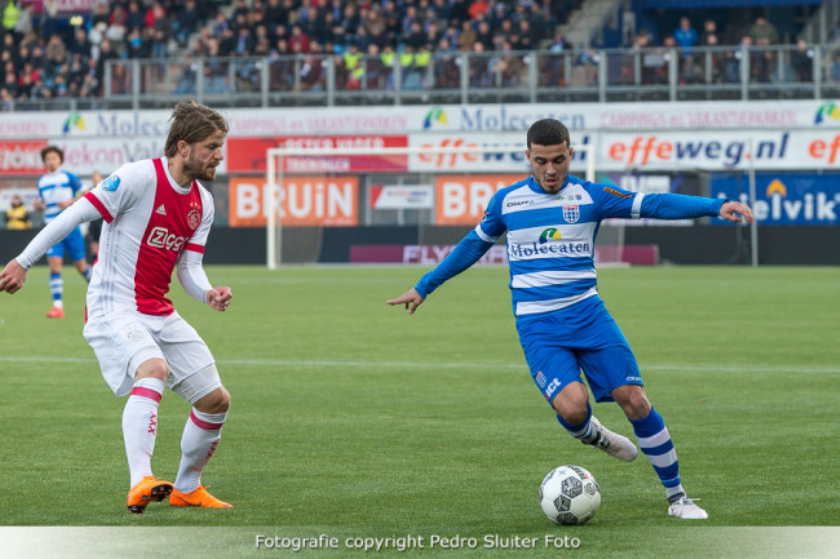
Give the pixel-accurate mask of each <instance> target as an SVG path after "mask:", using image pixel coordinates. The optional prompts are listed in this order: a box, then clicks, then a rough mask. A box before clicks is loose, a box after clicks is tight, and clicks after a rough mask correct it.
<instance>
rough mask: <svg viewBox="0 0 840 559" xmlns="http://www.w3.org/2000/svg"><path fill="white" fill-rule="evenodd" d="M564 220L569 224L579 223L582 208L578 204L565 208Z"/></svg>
mask: <svg viewBox="0 0 840 559" xmlns="http://www.w3.org/2000/svg"><path fill="white" fill-rule="evenodd" d="M563 219H565V220H566V222H567V223H577V222H578V221H579V220H580V206H578V205H577V204H574V205H571V206H563Z"/></svg>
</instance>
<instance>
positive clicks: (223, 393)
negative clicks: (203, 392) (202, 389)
mask: <svg viewBox="0 0 840 559" xmlns="http://www.w3.org/2000/svg"><path fill="white" fill-rule="evenodd" d="M194 406H195V408H196V409H197V410H198V411H200V412H204V413H227V411H228V410H229V409H230V393H228V391H227V389H225V387H224V386H220V387H219V388H217V389H216V390H214V391H213V392H211V393H210V394H208V395H207V396H205V397H203V398H201V399H200V400H199V401H197V402H196V403H195V404H194Z"/></svg>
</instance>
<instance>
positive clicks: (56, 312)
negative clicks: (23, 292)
mask: <svg viewBox="0 0 840 559" xmlns="http://www.w3.org/2000/svg"><path fill="white" fill-rule="evenodd" d="M47 318H64V309H62V308H61V307H53V309H52V310H51V311H50V312H48V313H47Z"/></svg>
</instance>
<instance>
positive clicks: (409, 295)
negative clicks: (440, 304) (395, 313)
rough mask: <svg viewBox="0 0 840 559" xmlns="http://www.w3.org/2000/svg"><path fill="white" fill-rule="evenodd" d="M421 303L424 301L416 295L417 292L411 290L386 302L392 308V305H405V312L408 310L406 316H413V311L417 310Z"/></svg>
mask: <svg viewBox="0 0 840 559" xmlns="http://www.w3.org/2000/svg"><path fill="white" fill-rule="evenodd" d="M423 301H425V299H423V297H421V296H420V294H419V293H417V290H416V289H414V288H411V289H409V290H408V291H406V292H405V293H403V294H402V295H400V296H399V297H397V298H396V299H391V300H390V301H387V303H388V304H389V305H391V306H392V307H393V306H394V305H405V308H406V310H408V314H414V311H416V310H417V307H419V306H420V305H421V304H423Z"/></svg>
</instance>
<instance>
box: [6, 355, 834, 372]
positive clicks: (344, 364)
mask: <svg viewBox="0 0 840 559" xmlns="http://www.w3.org/2000/svg"><path fill="white" fill-rule="evenodd" d="M216 362H217V363H218V364H219V365H224V366H240V367H324V368H351V367H352V368H367V369H376V368H382V367H387V368H391V369H432V370H433V369H484V370H522V369H527V365H526V364H525V362H524V361H523V362H521V363H476V362H466V363H443V362H421V363H418V362H413V361H329V360H317V359H316V360H308V359H218V360H217V361H216ZM0 363H90V364H95V363H96V359H94V358H93V357H38V356H15V355H0ZM640 368H641V369H642V372H644V371H674V372H722V373H725V372H729V373H786V372H796V373H816V374H820V373H822V374H840V368H837V367H797V368H794V367H781V366H775V365H748V366H741V365H668V364H665V365H644V364H641V366H640Z"/></svg>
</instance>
